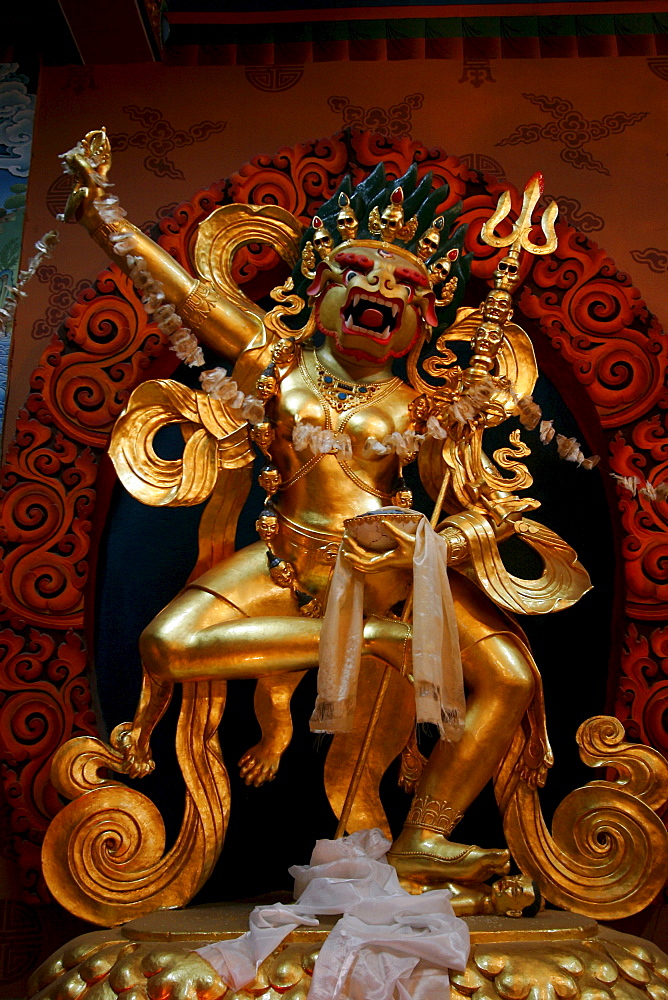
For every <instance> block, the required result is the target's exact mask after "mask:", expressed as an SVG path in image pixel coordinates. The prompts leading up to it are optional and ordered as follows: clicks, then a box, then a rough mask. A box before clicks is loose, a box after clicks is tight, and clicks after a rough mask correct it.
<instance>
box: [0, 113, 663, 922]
mask: <svg viewBox="0 0 668 1000" xmlns="http://www.w3.org/2000/svg"><path fill="white" fill-rule="evenodd" d="M381 160H382V161H383V162H385V164H386V169H387V172H388V174H389V175H390V176H400V175H401V174H403V173H404V172H405V171H406V169H407V168H408V167H409V166H410V164H411V163H413V162H414V163H416V164H417V165H418V172H419V173H420V175H421V176H423V175H424V174H425V173H426V172H427V171H429V170H431V171H433V173H434V177H435V181H436V183H438V182H439V181H447V183H448V184H449V185H450V193H449V195H448V197H447V199H444V202H443V204H442V205H441V206H439V207H440V209H441V210H443V209H445V208H448V207H450V206H452V205H454V204H455V203H456V202H457V201H459V200H461V201H462V210H461V213H460V216H459V219H458V224H460V225H463V224H468V226H469V229H468V233H467V237H466V249H467V252H471V253H473V254H474V255H475V259H474V260H473V262H472V274H473V276H474V278H476V279H478V280H479V281H484V280H489V278H490V277H491V274H492V271H493V270H494V267H495V264H496V261H497V257H498V255H499V253H500V252H501V251H497V250H494V249H493V248H490V247H487V246H486V245H484V244H482V243H481V241H480V230H481V227H482V224H483V222H484V221H485V219H487V218H489V216H490V215H491V214H492V212H493V210H494V207H495V205H496V201H497V199H498V195H499V193H500V192H501V191H502V190H506V189H507V190H509V191H510V193H511V197H512V204H513V210H514V211H516V210H517V209H519V205H520V201H521V199H520V198H519V196H518V194H517V192H516V191H515V189H514V188H512V187H511V186H510V185H509V184H508V182H506V181H505V180H502V179H500V178H497V177H493V176H491V175H485V176H484V177H483V176H482V175H480V174H478V173H476V172H475V171H474V170H472V169H471V168H470V167H469V166H467V165H466V164H464V163H462V162H461V161H459V160H458V159H457V158H456V157H454V156H449V155H448V154H447V153H446V152H445V151H443V150H442V149H439V148H437V147H428V146H426V145H424V144H422V143H420V142H419V141H416V140H412V139H409V138H407V137H404V138H400V139H390V138H388V137H387V136H383V135H379V134H374V133H371V132H361V131H352V132H340V133H338V134H336V135H334V136H331V137H329V138H326V139H322V140H318V141H313V142H307V143H303V144H301V145H298V146H295V147H293V148H290V149H282V150H280V151H279V152H278V153H277V154H276V155H275V156H258V157H255V158H254V159H253V160H252V161H251V162H250V163H248V164H246V165H245V166H243V167H242V168H240V170H239V171H237V172H236V173H235V174H233V175H232V176H231V177H230V178H229V179H227V180H223V181H219V182H216V183H214V184H212V185H210V186H209V187H208V188H206V189H204V190H202V191H200V192H198V193H197V194H196V195H195V196H194V197H193V199H192V200H191V201H190V202H188V203H184V204H181V205H179V206H178V207H177V209H176V210H175V211H174V213H173V214H172V216H170V217H169V218H163V219H161V221H160V223H159V236H158V239H159V242H160V243H161V245H162V246H163V247H164V248H165V249H167V250H168V251H169V252H170V253H172V254H173V256H174V257H175V258H176V259H177V260H179V262H180V263H182V264H183V265H184V266H185V267H187V268H189V269H190V271H191V273H194V267H193V263H192V252H193V248H194V242H195V239H196V235H197V228H198V225H199V223H200V222H201V221H202V220H203V219H204V218H206V217H207V216H208V215H210V213H211V212H212V211H213V210H214V209H215V208H216V207H218V206H219V205H223V204H228V203H230V202H232V201H238V202H249V203H255V204H272V205H278V206H281V207H283V208H286V209H288V210H289V211H291V212H293V213H294V214H295V215H297V216H298V217H299V218H300V219H301V221H302V222H304V223H306V222H308V221H309V220H310V218H311V216H312V214H313V213H314V212H315V211H316V210H317V208H318V207H319V206H320V204H321V203H322V202H323V200H325V199H326V198H327V197H329V196H330V195H331V194H332V193H333V191H335V190H336V188H337V186H338V184H339V183H340V180H341V179H342V177H343V175H344V174H346V173H348V172H349V173H351V174H352V176H353V178H354V180H355V182H357V181H359V180H361V179H362V178H363V177H364V176H366V175H367V174H368V173H369V172H370V171H371V170H372V169H373V168H374V167H375V166H376V165H377V164H378V163H379V162H380V161H381ZM82 238H83V237H82ZM249 253H250V251H249ZM247 257H248V255H247V256H246V257H245V256H244V254H243V253H241V254H239V255H238V259H236V260H235V261H234V264H233V276H234V277H235V278H236V277H237V276H241V275H242V273H243V271H244V269H245V268H246V267H247ZM275 260H276V255H275V253H273V252H270V253H255V252H253V256H252V262H253V268H254V269H262V268H267V269H271V267H273V266H274V263H275ZM256 273H257V270H256V271H255V272H254V274H251V273H250V271H248V277H249V278H250V277H254V276H255V274H256ZM523 280H524V287H523V292H522V295H521V298H520V307H519V309H518V310H517V312H516V318H517V320H518V322H520V323H521V324H523V325H524V326H525V327H526V328H527V329H529V330H530V332H531V326H532V323H533V331H534V333H533V335H534V337H536V338H539V337H541V336H542V335H545V336H547V337H548V338H549V339H550V341H551V343H552V345H553V347H554V348H555V349H556V350H557V351H559V352H560V354H561V355H562V357H563V358H564V359H565V361H566V362H567V363H568V365H569V366H570V367H571V369H572V371H573V373H574V375H575V377H576V379H577V380H578V381H579V383H580V384H581V385H582V387H583V390H584V391H585V392H586V393H587V394H588V396H589V398H590V399H591V400H592V402H593V404H594V407H595V409H596V412H597V413H598V415H599V420H600V423H601V427H602V428H604V429H605V433H606V434H607V440H608V441H609V442H610V461H611V467H612V470H613V471H614V472H616V473H618V474H619V475H635V476H638V478H639V479H640V480H641V481H643V482H644V481H645V480H647V481H648V482H650V483H651V484H653V485H655V486H656V485H658V484H659V483H660V482H662V481H663V480H664V479H665V476H666V474H667V473H668V469H667V467H666V466H667V463H668V454H667V453H666V447H667V446H666V438H667V435H666V424H665V419H666V416H665V408H666V405H667V404H668V395H666V390H665V373H666V360H667V357H668V343H666V342H665V338H662V337H661V336H660V331H659V329H658V325H657V323H656V320H655V319H654V318H653V317H652V316H651V315H649V314H648V313H647V310H646V307H645V305H644V303H643V301H642V299H641V297H640V294H639V292H638V291H637V290H636V289H634V288H633V287H632V286H631V284H630V282H629V279H628V278H627V277H626V276H625V275H623V274H620V273H619V272H618V271H617V269H616V268H615V266H614V264H613V262H612V261H610V259H609V258H608V257H606V255H605V254H604V252H603V251H602V250H600V249H599V248H598V247H597V246H596V245H595V244H593V243H591V242H590V241H589V240H588V239H587V238H586V237H585V236H583V235H581V234H578V233H577V232H576V231H575V230H574V229H572V228H570V227H568V226H563V227H562V228H561V239H560V245H559V248H558V250H557V252H556V254H555V255H554V256H553V257H552V258H545V259H539V260H538V261H537V262H536V263H535V265H534V267H533V270H531V271H529V272H527V273H526V274H523ZM476 304H477V302H476ZM536 330H539V332H538V333H535V331H536ZM164 346H165V344H164V340H163V338H162V337H161V335H160V334H159V332H158V330H157V328H156V327H155V326H154V325H153V324H151V323H149V322H148V320H147V318H146V316H145V314H144V312H143V309H142V307H141V304H140V302H139V299H138V297H137V295H136V293H135V292H134V290H133V288H132V286H131V285H130V284H129V282H128V281H127V280H126V279H125V278H123V276H122V275H120V273H119V272H118V271H117V270H116V269H114V268H113V267H112V268H109V269H108V270H106V271H104V272H103V273H102V275H101V276H100V277H99V278H98V280H97V281H96V283H95V284H94V285H93V286H91V287H90V288H89V289H87V290H85V291H83V292H81V293H80V294H79V295H78V297H77V301H76V304H75V305H74V307H73V308H72V309H71V311H70V315H69V316H68V319H67V321H66V323H65V326H64V329H63V331H62V336H54V338H53V340H52V341H51V343H50V344H48V345H47V346H46V348H45V350H44V352H43V355H42V358H41V361H40V364H39V366H38V368H37V369H36V371H35V373H34V375H33V380H32V391H31V394H30V396H29V397H28V399H27V401H26V406H25V408H24V409H23V410H22V411H21V414H20V417H19V421H18V425H17V430H16V436H15V438H14V441H13V443H12V444H11V446H10V448H9V451H8V455H7V461H6V464H5V466H4V468H3V469H2V472H1V473H0V484H1V486H2V489H3V497H2V510H1V511H0V545H1V547H2V553H1V555H2V561H3V572H2V574H0V622H1V625H2V628H1V629H0V632H1V635H2V640H1V645H2V653H3V659H2V668H1V670H2V673H1V675H0V690H1V691H2V695H1V697H2V698H3V699H4V700H3V701H2V703H1V705H0V713H1V718H0V741H1V744H0V748H1V752H2V758H3V762H4V767H3V770H2V781H3V787H4V792H5V796H6V799H7V801H8V803H9V807H10V810H11V814H12V815H11V830H12V834H11V837H12V850H13V852H14V856H15V857H16V858H17V861H18V866H19V870H20V871H21V873H22V878H23V880H24V884H25V886H26V900H27V901H29V902H35V901H36V900H37V899H38V898H47V894H46V890H45V889H44V886H43V885H41V884H40V882H39V861H38V842H39V840H40V838H41V837H42V835H43V832H44V829H45V828H46V825H47V824H48V822H49V819H50V818H51V817H52V816H53V815H54V814H55V813H56V812H57V811H58V809H59V801H58V797H57V795H56V793H55V791H54V789H53V787H52V786H51V785H50V783H49V781H48V768H49V763H50V758H51V756H52V754H53V752H54V750H55V749H56V747H57V746H58V745H60V744H62V743H64V742H65V741H66V740H68V739H70V738H71V737H73V736H79V735H87V736H94V735H95V733H96V724H95V717H94V714H93V712H92V710H91V694H90V687H89V679H88V671H89V665H88V661H87V654H86V649H85V643H84V634H83V594H84V591H85V588H86V586H87V583H88V577H89V572H90V571H89V559H90V556H91V552H90V538H91V534H90V532H91V525H92V522H93V518H94V510H95V502H96V488H97V472H98V463H99V459H100V456H101V455H102V453H103V451H104V449H105V448H106V445H107V442H108V438H109V433H110V429H111V427H112V425H113V423H114V421H115V419H116V418H117V417H118V415H119V413H120V412H121V411H122V410H123V408H124V407H125V405H126V403H127V400H128V398H129V395H130V393H131V392H132V390H133V389H134V388H135V387H136V386H137V385H138V384H140V383H141V382H143V381H144V380H145V379H146V378H149V377H153V376H152V373H151V366H152V365H153V363H154V360H155V359H158V357H159V355H160V354H161V352H162V351H163V349H164ZM159 374H160V377H164V375H165V374H168V373H167V372H165V371H164V370H161V371H160V373H159ZM604 460H605V458H604ZM238 477H239V479H240V480H242V479H243V480H244V483H245V485H244V486H243V489H241V490H240V492H239V496H241V495H242V494H243V490H244V489H246V490H247V485H248V484H247V483H246V482H245V479H244V477H246V478H247V470H239V473H238ZM231 502H232V501H231V500H230V503H231ZM234 502H235V503H236V502H237V501H236V500H235V501H234ZM619 505H620V512H621V526H622V545H623V553H622V554H623V557H624V571H625V581H624V582H625V594H624V598H625V611H626V616H627V623H626V626H627V628H626V631H627V639H626V647H625V650H624V653H623V657H622V662H621V666H620V671H621V673H620V684H619V693H618V700H617V704H616V708H615V711H616V713H617V714H618V716H619V718H620V719H621V720H622V721H623V722H624V725H625V727H626V729H627V732H628V733H629V735H631V736H632V737H634V738H636V737H637V738H639V739H643V740H646V741H650V742H653V743H654V745H655V746H661V747H664V748H665V740H666V737H665V731H664V728H663V725H662V721H661V720H662V712H663V711H664V709H665V705H666V703H667V702H668V680H666V678H667V677H668V670H667V669H666V667H665V664H666V659H667V657H668V653H667V652H666V651H665V649H664V640H663V638H662V631H663V630H662V627H661V625H662V623H663V622H664V621H665V620H666V619H668V606H667V599H668V592H667V591H666V585H667V583H668V581H667V580H666V576H665V573H666V568H665V567H666V564H667V560H666V556H665V544H666V543H665V537H666V532H665V521H666V510H668V507H666V505H665V503H653V502H651V501H648V500H647V498H646V497H643V496H640V495H637V496H636V497H632V496H631V495H630V494H628V493H626V492H625V491H622V490H621V489H620V491H619ZM235 510H236V508H235ZM228 514H229V512H227V513H225V516H228ZM230 516H231V515H230ZM205 517H206V515H205ZM219 556H220V552H219V550H218V549H217V548H216V546H215V545H213V546H212V547H211V552H210V557H211V558H212V559H215V558H218V557H219ZM204 568H205V566H204V565H203V564H200V565H199V567H198V571H200V572H201V571H203V570H204ZM639 647H642V649H643V650H644V652H642V654H640V653H639V651H638V650H639ZM87 794H89V793H87ZM73 805H74V803H73ZM68 808H69V807H68Z"/></svg>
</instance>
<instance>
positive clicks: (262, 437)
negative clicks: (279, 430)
mask: <svg viewBox="0 0 668 1000" xmlns="http://www.w3.org/2000/svg"><path fill="white" fill-rule="evenodd" d="M251 437H252V439H253V441H254V442H255V444H256V445H257V446H258V448H260V449H261V451H268V450H269V448H270V447H271V444H272V442H273V440H274V428H273V427H272V425H271V424H270V422H269V421H268V420H263V421H262V423H261V424H255V426H254V427H253V430H252V431H251Z"/></svg>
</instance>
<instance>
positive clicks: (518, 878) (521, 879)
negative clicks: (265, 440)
mask: <svg viewBox="0 0 668 1000" xmlns="http://www.w3.org/2000/svg"><path fill="white" fill-rule="evenodd" d="M491 900H492V908H493V910H494V913H497V914H499V915H502V914H506V915H507V916H513V917H519V916H521V915H522V910H524V909H525V908H526V907H527V906H531V904H532V903H534V902H535V900H536V891H535V889H534V885H533V882H532V880H531V879H530V878H529V876H528V875H509V876H508V877H506V878H500V879H498V880H497V881H496V882H495V883H494V885H493V886H492V895H491Z"/></svg>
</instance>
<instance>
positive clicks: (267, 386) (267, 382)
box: [256, 373, 278, 403]
mask: <svg viewBox="0 0 668 1000" xmlns="http://www.w3.org/2000/svg"><path fill="white" fill-rule="evenodd" d="M277 389H278V379H277V378H276V376H275V375H268V374H266V373H263V374H262V375H260V377H259V379H258V380H257V383H256V392H257V394H258V396H259V397H260V399H261V400H262V402H263V403H266V402H268V401H269V400H270V399H271V397H272V396H274V395H275V394H276V390H277Z"/></svg>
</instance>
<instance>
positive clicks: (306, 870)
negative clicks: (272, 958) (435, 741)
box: [197, 830, 469, 1000]
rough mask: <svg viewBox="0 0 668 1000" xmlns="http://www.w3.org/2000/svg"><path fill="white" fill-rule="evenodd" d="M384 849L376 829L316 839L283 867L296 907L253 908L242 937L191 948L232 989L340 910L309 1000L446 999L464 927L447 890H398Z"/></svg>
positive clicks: (459, 966)
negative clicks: (307, 858) (293, 937)
mask: <svg viewBox="0 0 668 1000" xmlns="http://www.w3.org/2000/svg"><path fill="white" fill-rule="evenodd" d="M389 846H390V843H389V841H388V840H386V839H385V837H384V836H383V834H382V832H381V831H380V830H360V831H358V832H357V833H353V834H351V835H350V836H349V837H343V838H342V839H340V840H319V841H317V843H316V845H315V849H314V851H313V855H312V857H311V863H310V864H309V865H297V866H295V867H293V868H291V869H290V874H291V875H293V876H294V878H295V893H294V894H295V897H296V899H297V902H296V903H293V904H291V905H288V906H284V905H282V904H280V903H277V904H274V905H273V906H265V907H257V908H256V909H255V910H254V911H253V913H252V914H251V917H250V922H249V924H250V928H249V930H248V931H247V932H246V933H245V934H243V935H242V936H241V937H239V938H237V939H236V940H234V941H220V942H215V943H213V944H208V945H205V946H204V947H202V948H198V949H197V953H198V954H199V955H201V956H202V958H204V959H206V961H207V962H209V963H210V964H211V965H212V966H213V968H214V969H215V970H216V972H217V973H218V974H219V975H220V976H221V978H222V979H223V980H224V981H225V983H227V984H228V985H229V986H230V987H231V988H232V989H233V990H236V991H239V990H241V989H243V987H244V986H247V985H248V984H249V983H250V982H252V981H253V979H254V978H255V975H256V973H257V970H258V968H259V967H260V964H261V963H262V962H263V961H264V959H265V958H267V957H268V956H269V955H270V954H271V953H272V951H274V949H275V948H277V947H278V946H279V945H280V944H281V942H282V941H283V940H285V938H286V937H287V935H288V934H289V933H290V931H292V930H294V929H295V927H298V926H300V925H306V926H311V927H312V926H314V925H315V926H317V925H318V920H317V919H316V914H337V913H340V914H343V916H342V917H341V919H340V920H339V921H338V923H336V925H335V926H334V928H333V930H331V931H330V933H329V935H328V937H327V939H326V941H325V942H324V943H323V945H322V948H321V949H320V954H319V955H318V960H317V962H316V964H315V969H314V972H313V978H312V981H311V986H310V989H309V992H308V1000H393V998H397V1000H449V980H448V969H456V970H457V971H460V972H463V970H464V969H465V967H466V961H467V959H468V955H469V931H468V927H467V925H466V923H465V922H464V921H463V920H461V919H460V918H458V917H456V916H455V914H454V912H453V910H452V905H451V903H450V893H449V892H448V891H447V890H445V889H437V890H434V891H432V892H427V893H424V894H422V895H420V896H411V895H409V893H408V892H406V890H405V889H403V888H402V887H401V886H400V884H399V880H398V878H397V873H396V871H395V870H394V868H392V867H391V866H390V865H389V864H388V863H387V860H386V858H385V854H386V852H387V850H388V848H389Z"/></svg>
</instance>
